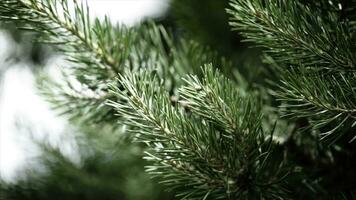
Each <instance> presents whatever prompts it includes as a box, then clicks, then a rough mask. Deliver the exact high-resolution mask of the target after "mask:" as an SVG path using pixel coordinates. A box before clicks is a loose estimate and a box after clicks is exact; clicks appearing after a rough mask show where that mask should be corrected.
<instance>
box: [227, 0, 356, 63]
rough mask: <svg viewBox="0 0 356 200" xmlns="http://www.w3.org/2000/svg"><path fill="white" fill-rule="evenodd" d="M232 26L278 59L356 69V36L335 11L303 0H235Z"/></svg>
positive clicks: (231, 10) (287, 61) (231, 11)
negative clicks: (314, 7)
mask: <svg viewBox="0 0 356 200" xmlns="http://www.w3.org/2000/svg"><path fill="white" fill-rule="evenodd" d="M228 12H229V13H230V14H231V15H232V21H231V23H230V24H231V26H233V27H234V28H235V29H237V30H239V31H241V33H242V34H243V35H245V36H246V37H247V39H246V40H247V41H252V42H255V43H257V44H258V45H260V46H262V47H265V48H266V49H267V50H268V53H270V54H271V55H272V56H273V57H274V58H275V59H276V61H277V62H280V63H283V64H285V65H286V66H288V65H297V66H298V65H299V64H300V63H303V65H304V66H309V67H314V68H317V69H329V70H354V69H355V63H356V57H355V55H354V53H353V49H355V46H354V44H355V39H356V38H355V37H353V36H352V35H350V34H349V33H350V30H349V27H348V26H347V25H346V24H343V23H341V22H340V21H339V18H338V16H337V15H335V13H333V12H326V13H325V12H321V11H320V9H312V8H311V6H308V5H307V4H303V3H301V2H300V1H299V0H295V1H285V0H273V1H265V0H257V1H251V0H246V1H244V0H233V1H231V9H229V10H228Z"/></svg>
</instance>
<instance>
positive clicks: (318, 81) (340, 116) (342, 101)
mask: <svg viewBox="0 0 356 200" xmlns="http://www.w3.org/2000/svg"><path fill="white" fill-rule="evenodd" d="M281 77H282V85H281V86H280V88H281V91H280V92H277V94H276V96H277V98H279V100H280V101H282V102H283V103H282V106H281V107H282V110H283V111H284V113H285V116H287V117H290V118H296V117H298V118H301V117H308V118H309V119H310V120H311V124H312V127H313V128H314V129H316V130H320V129H321V130H322V133H321V134H322V136H323V138H325V137H328V136H330V135H331V134H332V133H334V132H337V131H339V132H340V130H341V129H342V128H344V129H346V130H347V129H348V128H347V126H350V123H351V125H352V126H354V125H355V122H356V121H355V117H356V101H355V96H356V91H355V88H354V86H353V85H355V83H356V76H355V74H354V73H351V74H349V73H346V74H342V73H339V74H330V73H326V74H323V75H320V74H319V73H316V74H312V73H310V72H307V71H303V70H289V71H286V72H285V73H284V74H283V75H282V76H281ZM330 125H331V128H330ZM324 127H326V128H324Z"/></svg>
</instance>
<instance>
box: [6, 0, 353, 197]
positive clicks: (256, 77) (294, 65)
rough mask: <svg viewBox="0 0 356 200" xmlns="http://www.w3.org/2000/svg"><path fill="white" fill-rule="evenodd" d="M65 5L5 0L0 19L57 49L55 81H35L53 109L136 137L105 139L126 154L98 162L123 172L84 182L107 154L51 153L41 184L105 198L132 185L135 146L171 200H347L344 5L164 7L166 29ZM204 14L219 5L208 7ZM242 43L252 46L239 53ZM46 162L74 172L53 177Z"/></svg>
mask: <svg viewBox="0 0 356 200" xmlns="http://www.w3.org/2000/svg"><path fill="white" fill-rule="evenodd" d="M68 2H69V1H66V0H58V1H50V0H29V1H28V0H6V1H4V3H3V4H1V5H0V8H1V9H0V20H2V21H5V22H8V21H13V22H16V23H17V25H18V26H19V27H22V28H25V29H26V30H30V31H33V32H38V34H39V35H40V41H41V42H44V43H48V44H52V45H54V46H55V47H56V49H57V50H58V51H59V52H61V53H63V54H64V55H65V56H66V59H67V60H68V61H69V62H68V64H69V65H70V66H71V67H70V68H64V70H63V74H64V76H63V83H62V82H59V83H58V82H54V81H52V80H51V79H50V78H49V79H47V81H45V82H40V83H42V85H41V84H40V85H39V86H40V87H39V88H40V90H41V91H42V92H43V94H44V96H45V97H46V98H47V99H48V100H49V102H51V103H52V105H53V106H54V107H55V108H57V109H58V110H60V111H61V112H63V114H66V116H69V117H70V118H71V119H73V120H74V121H79V122H80V123H79V124H76V125H78V126H80V127H82V126H87V125H88V124H90V125H93V129H94V130H98V129H100V128H102V127H109V130H110V131H112V133H115V132H116V131H117V130H118V129H121V128H122V130H124V133H122V134H124V135H125V136H127V138H128V140H131V139H132V140H133V141H134V142H135V144H132V146H127V145H128V144H127V143H128V142H125V145H123V146H121V144H119V145H117V146H114V147H113V146H110V145H109V146H108V147H109V149H118V151H119V152H121V153H119V155H121V154H127V155H125V156H124V157H122V156H118V157H117V158H118V160H121V159H123V160H124V161H126V162H125V164H124V165H122V164H123V163H116V162H114V160H115V159H114V160H112V162H108V163H106V162H104V164H103V165H102V166H103V169H109V168H110V170H111V166H114V167H117V168H120V169H121V168H122V171H120V170H118V171H115V172H113V171H106V170H103V174H102V175H103V176H102V177H101V176H100V177H97V179H94V180H95V181H96V183H95V184H94V185H92V184H89V183H88V181H87V180H88V179H87V176H88V175H89V176H91V175H92V173H94V172H93V168H92V167H87V165H88V166H92V165H93V163H95V164H100V163H102V161H103V160H104V161H107V157H106V156H107V155H108V154H100V156H99V157H98V156H97V154H94V155H93V157H90V159H89V158H88V160H87V163H86V162H85V165H83V166H81V167H78V166H74V165H71V164H68V162H67V161H66V160H65V159H64V158H63V159H62V158H61V156H60V155H59V154H56V156H55V157H56V158H58V159H59V160H61V161H60V162H58V163H59V164H57V163H56V164H55V165H53V164H52V163H53V162H52V161H51V162H47V163H46V166H50V169H51V170H52V171H53V172H54V173H50V174H49V175H47V177H46V178H44V180H57V179H58V180H62V178H63V179H64V180H63V181H64V183H67V182H66V181H68V180H67V179H70V180H71V182H74V183H78V185H81V186H80V187H84V186H85V188H89V189H88V191H89V192H94V189H92V188H95V189H97V190H96V191H97V192H95V194H101V193H102V191H104V190H105V188H107V189H108V193H107V194H102V196H100V195H99V196H100V197H97V198H105V195H108V194H109V196H110V197H111V193H110V191H111V190H110V188H112V187H113V185H114V184H113V182H115V180H116V179H115V177H124V178H125V180H131V181H136V180H140V181H139V182H140V183H143V182H145V180H146V179H145V178H143V179H142V181H141V179H140V178H141V176H139V177H137V176H135V175H139V173H138V171H139V170H138V171H137V172H136V168H133V169H132V171H131V170H128V171H126V168H132V166H142V163H141V162H140V161H139V160H136V158H137V157H136V156H137V155H136V154H134V155H132V154H131V153H132V152H131V150H133V149H134V148H138V146H139V145H145V146H147V148H144V147H139V148H138V149H140V150H142V149H144V150H145V152H146V153H145V156H144V158H145V159H146V161H147V163H145V164H146V171H147V172H148V173H149V174H151V175H152V177H155V178H154V180H157V181H159V182H160V183H162V184H164V185H165V186H166V187H167V188H168V189H169V190H171V191H172V192H174V194H175V195H176V197H178V199H191V200H198V199H338V198H344V199H347V198H352V195H353V194H354V190H355V188H356V184H355V182H354V180H355V177H356V175H355V173H354V172H353V171H354V170H353V168H352V167H353V166H354V165H355V163H354V160H356V159H355V158H356V155H355V152H356V151H355V147H354V143H352V141H353V140H354V139H355V137H356V136H355V127H354V125H355V124H356V122H355V116H356V111H355V109H356V108H355V105H356V102H355V96H356V95H355V91H354V88H355V86H354V85H355V84H356V79H355V73H356V71H355V66H356V65H355V63H356V32H355V31H356V29H355V27H356V25H355V24H356V22H355V20H356V18H355V14H354V12H353V11H355V8H356V3H355V1H338V0H332V1H326V0H325V1H317V2H311V1H304V0H268V1H267V0H232V1H230V5H229V6H228V5H227V3H228V2H227V1H211V0H208V1H206V2H205V3H202V2H199V1H185V0H183V1H173V3H172V5H173V8H172V11H173V14H172V15H170V16H169V17H171V18H170V19H174V20H176V19H177V21H178V23H176V22H173V23H171V25H172V24H174V25H177V27H175V26H173V27H172V31H170V29H167V28H165V27H164V26H163V25H160V24H159V23H152V22H148V23H142V24H140V25H137V26H136V27H132V28H128V27H125V26H117V25H113V24H111V22H110V21H109V20H108V19H106V20H104V21H99V20H91V19H90V18H89V17H88V11H87V8H86V7H85V5H78V4H74V5H73V6H69V4H68ZM55 7H56V8H57V7H60V8H62V9H63V10H64V13H65V15H64V16H62V14H60V13H58V12H57V10H56V9H55ZM225 7H228V12H227V13H225V11H224V10H223V9H222V8H225ZM212 8H216V9H219V8H221V10H218V11H216V13H215V12H213V13H212V14H211V15H209V14H210V11H211V10H212ZM199 9H200V11H201V12H198V10H199ZM228 14H230V17H231V20H230V25H231V26H232V27H233V28H234V29H236V30H238V31H239V34H240V35H242V36H243V37H244V40H246V41H248V42H250V43H246V44H245V45H241V44H240V39H241V38H239V37H236V38H237V39H235V36H233V33H231V32H230V31H228V28H227V27H228V26H227V22H226V23H224V21H227V16H228ZM93 21H94V22H93ZM162 23H163V24H170V23H169V22H167V21H163V22H162ZM181 32H183V33H184V37H182V36H181V35H180V34H181ZM190 38H193V39H195V40H196V41H199V42H201V43H203V44H208V45H210V46H211V47H210V48H209V47H205V46H204V45H201V44H199V43H198V42H195V41H194V40H191V39H190ZM235 41H236V46H235V45H234V44H231V42H235ZM251 43H253V44H256V45H257V46H258V47H259V48H254V49H252V50H247V51H246V46H248V45H250V44H251ZM260 48H261V49H263V50H264V54H263V57H262V59H260V55H261V53H260ZM212 49H216V50H217V51H216V52H215V51H214V50H212ZM240 52H241V55H240V56H236V54H235V53H240ZM243 52H244V53H246V52H247V53H246V54H244V53H243ZM251 52H253V53H251ZM222 54H223V55H226V57H225V58H222V57H221V55H222ZM244 55H247V57H246V60H243V61H236V60H235V59H236V58H241V57H243V56H244ZM262 61H264V62H265V63H264V64H263V65H262V64H261V63H262ZM236 63H244V64H246V66H241V67H240V66H239V68H238V69H237V68H236V67H235V66H238V65H236ZM256 64H257V65H256ZM260 64H261V65H260ZM204 65H205V67H204V68H203V69H202V68H201V66H204ZM256 66H257V67H256ZM215 68H218V69H220V71H221V72H220V71H219V70H216V69H215ZM261 71H263V72H271V74H268V75H266V74H263V73H261ZM251 77H252V78H251ZM265 77H268V78H269V80H268V82H269V83H272V84H268V85H267V84H266V83H267V81H266V80H265V79H264V78H265ZM46 84H48V85H46ZM76 84H77V85H79V86H80V87H79V89H78V87H77V86H75V85H76ZM280 117H283V119H280ZM113 136H114V137H116V136H117V135H115V134H113ZM105 137H107V136H105ZM108 138H110V137H108ZM137 142H138V143H139V144H138V146H136V145H137V144H136V143H137ZM113 155H114V154H110V156H113ZM126 156H127V158H126ZM131 158H134V159H133V160H131ZM102 159H103V160H102ZM126 159H127V160H126ZM131 161H132V162H131ZM146 161H145V162H146ZM106 164H107V165H106ZM64 165H65V166H64ZM57 166H58V168H56V167H57ZM95 166H96V165H95ZM98 166H99V165H98ZM98 166H97V167H94V169H96V170H94V171H98V170H99V168H98ZM100 166H101V165H100ZM109 166H110V167H109ZM106 167H108V168H106ZM57 170H58V171H59V172H60V173H62V171H61V170H65V171H64V172H65V173H67V172H68V171H66V170H70V171H75V174H78V175H75V176H70V177H67V176H62V175H61V176H57V174H58V173H57ZM107 172H108V173H107ZM121 172H122V173H124V174H125V175H124V176H122V174H121ZM131 172H132V173H133V174H131ZM131 175H132V177H131ZM110 176H112V177H113V179H111V178H110ZM73 177H75V178H74V180H72V179H73ZM34 178H35V179H34V180H36V177H34ZM52 178H53V179H52ZM126 178H127V179H126ZM104 179H107V180H113V182H111V181H108V182H106V181H104ZM90 180H92V179H90ZM76 181H78V182H76ZM95 181H94V182H95ZM129 182H130V181H129ZM25 183H26V182H25ZM126 183H127V184H129V183H128V182H124V184H123V185H120V186H118V187H117V188H115V189H113V192H114V194H115V196H117V197H120V196H121V195H123V196H124V197H128V196H130V195H136V194H137V195H138V196H130V197H131V198H132V199H135V198H136V199H144V198H147V197H146V196H141V194H139V193H137V192H134V191H132V190H131V189H133V190H137V187H136V186H135V187H133V186H132V187H130V188H131V189H129V188H126ZM118 184H119V183H118ZM20 185H21V184H20ZM25 185H26V184H25ZM46 185H49V186H51V184H46ZM63 185H64V186H66V185H67V184H63ZM83 185H84V186H83ZM53 186H54V185H53ZM138 186H139V185H138ZM151 186H152V185H151V183H150V184H148V187H151ZM42 187H43V185H42V186H41V187H39V188H42ZM139 187H141V186H139ZM142 187H143V186H142ZM8 188H11V187H8ZM78 188H79V187H78ZM122 188H125V189H122ZM49 189H50V191H52V188H51V187H49ZM7 191H12V190H7ZM20 191H21V192H22V191H25V190H23V189H21V190H20ZM38 191H41V190H34V192H38ZM42 191H46V188H43V189H42ZM75 191H77V190H75ZM84 191H85V190H83V191H82V192H84ZM84 193H85V192H84ZM144 193H145V194H147V195H148V196H150V197H151V199H152V198H156V197H157V198H160V196H159V192H158V193H152V194H148V193H146V192H144ZM36 194H37V193H36ZM79 194H80V195H82V193H79ZM90 197H96V196H95V195H90ZM76 198H80V197H78V196H76ZM108 198H109V197H108ZM128 199H130V198H128Z"/></svg>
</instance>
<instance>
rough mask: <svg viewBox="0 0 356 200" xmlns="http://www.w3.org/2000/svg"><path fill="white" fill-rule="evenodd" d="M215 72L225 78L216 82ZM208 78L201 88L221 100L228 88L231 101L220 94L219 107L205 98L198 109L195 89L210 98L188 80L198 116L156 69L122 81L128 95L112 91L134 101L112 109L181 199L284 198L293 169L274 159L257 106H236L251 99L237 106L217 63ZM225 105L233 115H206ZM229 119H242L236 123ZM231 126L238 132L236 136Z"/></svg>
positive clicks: (189, 98)
mask: <svg viewBox="0 0 356 200" xmlns="http://www.w3.org/2000/svg"><path fill="white" fill-rule="evenodd" d="M213 75H214V76H215V75H216V76H217V77H218V81H216V82H211V81H212V80H213ZM190 77H193V76H190ZM204 77H205V79H204V81H203V82H200V83H201V84H203V85H201V87H202V88H210V89H211V90H212V93H214V94H216V95H222V92H223V91H221V90H220V91H218V90H219V89H222V88H223V87H224V86H226V85H229V86H231V87H228V91H226V95H225V96H213V99H214V100H217V99H218V100H219V101H220V102H215V101H210V100H211V99H209V98H206V99H205V98H204V99H203V101H202V102H200V105H195V104H197V102H198V101H196V99H194V98H193V95H194V94H193V92H194V91H195V94H196V95H195V96H197V97H198V98H203V97H200V96H202V95H201V93H200V91H204V89H199V88H198V89H197V88H196V87H195V86H196V83H197V82H195V83H194V82H190V81H189V83H190V86H187V87H184V88H183V89H181V90H180V91H182V92H183V93H184V92H186V94H185V95H183V96H185V97H187V98H185V97H183V105H189V106H188V109H190V108H193V107H195V108H194V109H192V111H193V113H189V112H187V111H186V110H185V109H184V108H185V107H184V106H183V107H181V106H177V105H172V103H171V100H170V97H169V95H168V93H167V91H166V90H165V89H164V87H162V85H161V81H160V80H159V79H157V78H154V77H152V74H150V73H149V72H143V73H141V74H136V75H133V74H132V73H128V74H125V75H122V76H120V78H119V80H118V82H119V83H120V85H122V86H123V87H124V89H125V90H119V89H117V86H115V85H114V86H113V87H112V88H113V93H114V94H115V95H116V96H118V97H119V98H121V99H123V100H124V101H126V102H127V103H126V104H121V103H117V102H111V103H110V105H111V106H113V107H114V108H115V109H116V110H117V112H118V113H119V114H122V115H123V116H124V117H125V119H126V122H125V123H126V124H127V125H128V126H129V127H131V129H130V131H131V132H132V133H134V134H136V136H137V140H138V141H140V142H144V143H146V144H148V146H149V147H150V150H149V151H148V152H147V157H146V159H147V160H149V161H151V162H152V166H149V167H148V168H147V170H148V171H149V172H150V173H151V174H153V175H155V176H157V177H158V178H160V179H161V180H162V183H164V184H166V185H168V186H170V188H172V189H175V190H176V191H178V194H177V196H179V197H180V198H182V199H202V197H204V198H209V199H210V198H211V199H236V198H247V197H249V196H253V195H257V193H258V195H260V196H261V197H277V196H279V195H282V196H284V195H285V193H284V191H283V189H282V188H283V187H282V185H281V183H282V182H284V180H285V175H286V174H288V173H287V172H286V171H287V169H289V168H288V167H286V165H285V163H284V161H283V160H281V159H280V158H281V157H279V159H276V160H274V159H275V158H277V157H274V156H272V155H273V153H272V152H275V151H274V148H273V147H274V146H275V144H274V143H273V142H272V141H271V140H267V139H266V138H265V137H266V136H265V135H264V134H263V131H262V130H261V118H259V117H258V114H256V110H254V109H253V107H252V106H246V107H244V108H241V107H239V108H236V107H229V106H231V105H233V106H236V105H239V106H244V105H252V102H249V101H251V100H248V99H246V98H241V100H239V101H238V103H235V101H234V99H232V98H229V97H232V96H229V94H228V92H229V91H233V88H234V87H232V85H233V84H232V83H231V82H228V81H227V80H226V79H224V78H223V77H222V76H221V75H220V74H218V73H215V72H213V71H212V69H211V66H209V67H207V69H206V70H205V71H204ZM193 80H194V79H193ZM187 81H188V80H187ZM216 84H221V85H219V86H215V85H216ZM224 84H225V85H224ZM190 94H191V95H190ZM232 94H238V92H233V93H232ZM237 98H238V97H237ZM238 99H239V98H238ZM224 101H226V102H224ZM221 105H223V107H224V109H225V111H228V112H226V113H225V114H224V112H223V111H222V110H220V111H219V112H220V113H223V114H217V113H216V114H214V115H213V116H211V117H209V116H207V115H206V113H205V112H209V111H203V109H206V108H216V107H219V106H221ZM234 109H238V111H235V110H234ZM241 110H244V111H241ZM195 113H197V115H196V114H195ZM219 117H223V119H221V120H219V119H218V118H219ZM224 118H225V119H230V118H232V119H236V122H235V121H232V120H230V121H229V120H225V119H224ZM226 124H227V125H228V126H226ZM231 124H232V126H230V125H231ZM234 124H235V125H234ZM231 127H233V128H234V129H236V131H235V133H234V134H231ZM221 155H224V156H221ZM276 155H277V154H276ZM272 157H274V158H272ZM271 160H273V162H270V161H271ZM267 168H268V170H267ZM179 191H182V192H179Z"/></svg>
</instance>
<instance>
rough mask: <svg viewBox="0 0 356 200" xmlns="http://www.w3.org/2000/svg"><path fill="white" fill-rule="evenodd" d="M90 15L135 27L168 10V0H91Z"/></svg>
mask: <svg viewBox="0 0 356 200" xmlns="http://www.w3.org/2000/svg"><path fill="white" fill-rule="evenodd" d="M88 3H89V8H91V9H90V13H91V14H93V15H95V16H97V17H98V18H100V19H104V17H105V15H109V17H110V19H111V20H112V21H116V22H119V23H125V24H128V25H133V24H135V23H137V22H139V21H140V20H142V19H144V18H147V17H157V16H160V15H162V14H164V12H165V11H166V10H167V8H168V4H169V1H168V0H89V1H88Z"/></svg>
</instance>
